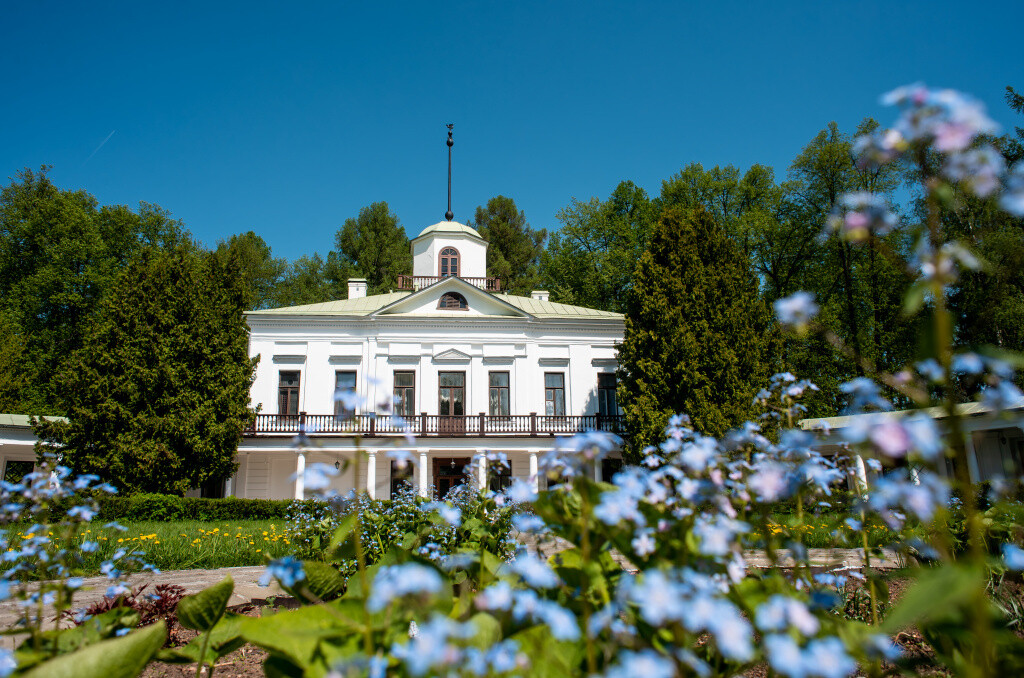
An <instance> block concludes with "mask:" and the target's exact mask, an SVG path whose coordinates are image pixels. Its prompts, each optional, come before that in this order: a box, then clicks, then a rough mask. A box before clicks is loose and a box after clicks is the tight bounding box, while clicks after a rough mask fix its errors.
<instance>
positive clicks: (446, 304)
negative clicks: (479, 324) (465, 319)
mask: <svg viewBox="0 0 1024 678" xmlns="http://www.w3.org/2000/svg"><path fill="white" fill-rule="evenodd" d="M437 307H438V308H444V309H448V310H449V311H468V310H469V304H467V303H466V297H464V296H462V295H461V294H459V293H458V292H445V293H444V294H442V295H441V299H440V300H439V301H438V302H437Z"/></svg>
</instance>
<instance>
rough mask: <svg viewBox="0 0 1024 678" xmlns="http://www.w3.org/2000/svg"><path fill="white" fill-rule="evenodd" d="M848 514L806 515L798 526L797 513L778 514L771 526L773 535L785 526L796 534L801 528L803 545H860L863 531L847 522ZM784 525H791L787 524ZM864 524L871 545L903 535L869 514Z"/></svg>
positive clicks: (877, 544)
mask: <svg viewBox="0 0 1024 678" xmlns="http://www.w3.org/2000/svg"><path fill="white" fill-rule="evenodd" d="M847 517H848V516H847V514H841V513H821V514H817V515H814V514H812V515H806V516H804V522H805V524H804V525H803V526H800V527H796V516H795V515H789V514H786V515H776V516H773V517H772V521H773V524H772V525H771V527H770V528H769V529H770V531H771V532H772V534H774V535H779V534H781V533H782V532H784V531H785V530H786V529H789V530H790V532H791V533H793V534H795V533H796V532H799V533H800V534H801V537H802V541H803V544H804V546H806V547H808V548H860V547H861V533H860V531H859V530H858V531H854V530H852V529H851V528H850V527H849V526H848V525H846V522H845V521H846V518H847ZM790 521H792V522H790ZM785 525H792V527H789V528H785V527H784V526H785ZM864 527H865V528H866V529H867V533H868V544H869V545H870V546H888V545H890V544H892V543H893V542H895V541H898V540H899V538H900V537H899V535H898V534H896V533H895V532H893V531H892V530H890V529H889V528H887V527H886V526H885V525H883V524H882V523H881V522H880V521H879V520H877V519H871V518H869V519H868V522H867V524H866V525H865V526H864Z"/></svg>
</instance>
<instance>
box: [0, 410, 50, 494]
mask: <svg viewBox="0 0 1024 678" xmlns="http://www.w3.org/2000/svg"><path fill="white" fill-rule="evenodd" d="M50 418H51V419H60V417H50ZM31 419H32V418H31V417H30V416H28V415H25V414H0V478H3V479H4V480H7V481H9V482H12V483H16V482H18V481H20V480H21V479H22V478H24V477H25V475H26V474H28V473H31V472H32V470H33V469H34V467H35V461H36V450H35V446H36V440H37V438H36V435H35V433H34V432H33V431H32V424H31V423H30V421H31Z"/></svg>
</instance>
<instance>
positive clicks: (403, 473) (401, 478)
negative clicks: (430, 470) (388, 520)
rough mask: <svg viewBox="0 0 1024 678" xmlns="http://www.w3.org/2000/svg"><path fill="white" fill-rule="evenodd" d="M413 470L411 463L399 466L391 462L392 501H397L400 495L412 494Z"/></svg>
mask: <svg viewBox="0 0 1024 678" xmlns="http://www.w3.org/2000/svg"><path fill="white" fill-rule="evenodd" d="M412 468H413V467H412V464H411V463H409V464H405V465H404V466H399V465H398V462H397V461H395V460H391V498H392V499H397V498H398V495H400V494H402V495H408V494H409V493H410V492H412ZM410 497H411V495H410Z"/></svg>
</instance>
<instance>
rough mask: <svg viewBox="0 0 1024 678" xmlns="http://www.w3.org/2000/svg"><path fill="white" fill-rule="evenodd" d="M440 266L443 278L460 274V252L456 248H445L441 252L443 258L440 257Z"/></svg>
mask: <svg viewBox="0 0 1024 678" xmlns="http://www.w3.org/2000/svg"><path fill="white" fill-rule="evenodd" d="M438 266H439V268H440V273H439V274H438V275H440V276H441V277H442V278H446V277H448V276H450V275H458V274H459V251H458V250H457V249H455V248H454V247H445V248H444V249H442V250H441V256H440V257H439V261H438Z"/></svg>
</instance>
